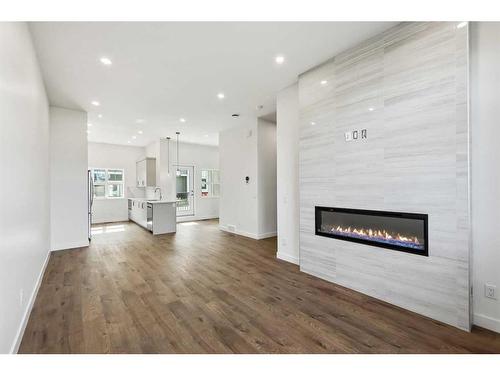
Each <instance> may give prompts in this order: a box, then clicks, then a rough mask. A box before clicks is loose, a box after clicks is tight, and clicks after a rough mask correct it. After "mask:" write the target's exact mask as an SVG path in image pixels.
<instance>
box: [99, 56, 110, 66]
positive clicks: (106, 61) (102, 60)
mask: <svg viewBox="0 0 500 375" xmlns="http://www.w3.org/2000/svg"><path fill="white" fill-rule="evenodd" d="M99 60H100V61H101V62H102V63H103V65H111V64H113V62H112V61H111V60H110V59H109V58H108V57H104V56H103V57H101V58H100V59H99Z"/></svg>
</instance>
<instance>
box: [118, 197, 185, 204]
mask: <svg viewBox="0 0 500 375" xmlns="http://www.w3.org/2000/svg"><path fill="white" fill-rule="evenodd" d="M128 199H130V200H135V201H140V202H147V203H152V204H164V203H176V201H169V200H166V199H162V200H151V199H147V198H128Z"/></svg>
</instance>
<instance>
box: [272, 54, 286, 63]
mask: <svg viewBox="0 0 500 375" xmlns="http://www.w3.org/2000/svg"><path fill="white" fill-rule="evenodd" d="M274 61H276V64H279V65H281V64H283V63H284V62H285V57H284V56H282V55H278V56H276V57H275V59H274Z"/></svg>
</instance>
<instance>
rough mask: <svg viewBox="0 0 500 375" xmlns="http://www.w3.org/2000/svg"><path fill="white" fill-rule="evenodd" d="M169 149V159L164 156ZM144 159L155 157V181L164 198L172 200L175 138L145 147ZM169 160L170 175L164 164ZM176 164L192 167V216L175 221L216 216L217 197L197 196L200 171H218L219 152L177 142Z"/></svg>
mask: <svg viewBox="0 0 500 375" xmlns="http://www.w3.org/2000/svg"><path fill="white" fill-rule="evenodd" d="M168 150H170V158H169V157H168V152H167V151H168ZM145 152H146V156H148V157H154V158H156V173H157V175H156V180H157V181H160V183H159V187H160V188H161V190H162V196H163V198H164V199H168V200H175V177H176V175H175V165H176V163H177V144H176V142H175V139H171V140H170V146H169V145H168V142H167V140H166V139H162V140H161V141H155V142H153V143H151V144H149V145H148V146H146V150H145ZM169 160H170V174H169V173H168V171H169V169H168V163H169ZM179 164H180V165H183V166H194V174H195V175H194V197H195V199H194V211H195V214H194V216H180V217H178V218H177V221H178V222H183V221H191V220H204V219H213V218H218V217H219V198H203V197H202V196H201V170H202V169H219V149H218V147H214V146H204V145H199V144H193V143H185V142H180V144H179Z"/></svg>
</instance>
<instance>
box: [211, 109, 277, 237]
mask: <svg viewBox="0 0 500 375" xmlns="http://www.w3.org/2000/svg"><path fill="white" fill-rule="evenodd" d="M239 121H241V122H242V124H241V125H240V126H239V127H237V128H232V129H228V130H224V131H222V132H221V133H219V154H220V177H221V199H220V215H219V216H220V218H219V226H220V229H222V230H225V231H229V232H235V233H236V234H240V235H243V236H247V237H251V238H255V239H261V238H266V237H271V236H275V235H276V125H275V124H273V123H270V122H267V121H264V120H261V119H256V118H241V119H240V120H239ZM246 176H248V177H250V181H249V183H248V184H247V183H246V182H245V177H246Z"/></svg>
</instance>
